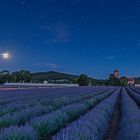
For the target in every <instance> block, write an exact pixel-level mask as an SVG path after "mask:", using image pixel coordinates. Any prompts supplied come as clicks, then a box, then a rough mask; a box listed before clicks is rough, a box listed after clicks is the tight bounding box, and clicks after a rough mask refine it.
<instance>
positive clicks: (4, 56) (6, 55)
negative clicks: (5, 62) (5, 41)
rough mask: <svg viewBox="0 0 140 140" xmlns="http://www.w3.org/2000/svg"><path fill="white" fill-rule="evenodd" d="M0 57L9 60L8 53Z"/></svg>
mask: <svg viewBox="0 0 140 140" xmlns="http://www.w3.org/2000/svg"><path fill="white" fill-rule="evenodd" d="M1 56H2V58H3V59H9V58H10V54H9V53H8V52H6V53H2V54H1Z"/></svg>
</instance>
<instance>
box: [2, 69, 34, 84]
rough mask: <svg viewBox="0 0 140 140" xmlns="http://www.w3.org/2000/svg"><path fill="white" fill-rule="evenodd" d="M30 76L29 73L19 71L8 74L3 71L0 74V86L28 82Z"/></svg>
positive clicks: (6, 71) (8, 72)
mask: <svg viewBox="0 0 140 140" xmlns="http://www.w3.org/2000/svg"><path fill="white" fill-rule="evenodd" d="M31 79H32V75H31V72H30V71H27V70H21V71H16V72H13V73H10V71H8V70H3V71H1V72H0V84H3V83H7V82H8V83H10V82H14V83H16V82H22V83H23V82H30V81H31Z"/></svg>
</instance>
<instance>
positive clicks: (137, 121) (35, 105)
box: [0, 87, 140, 140]
mask: <svg viewBox="0 0 140 140" xmlns="http://www.w3.org/2000/svg"><path fill="white" fill-rule="evenodd" d="M139 132H140V89H139V88H129V87H65V88H40V89H39V88H36V89H14V90H0V140H140V133H139Z"/></svg>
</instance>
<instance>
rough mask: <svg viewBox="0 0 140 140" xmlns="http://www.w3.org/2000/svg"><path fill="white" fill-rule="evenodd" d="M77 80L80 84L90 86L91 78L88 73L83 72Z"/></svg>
mask: <svg viewBox="0 0 140 140" xmlns="http://www.w3.org/2000/svg"><path fill="white" fill-rule="evenodd" d="M77 82H78V84H79V86H88V85H89V78H88V76H87V75H85V74H81V75H80V77H79V79H78V81H77Z"/></svg>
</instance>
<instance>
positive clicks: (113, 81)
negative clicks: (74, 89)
mask: <svg viewBox="0 0 140 140" xmlns="http://www.w3.org/2000/svg"><path fill="white" fill-rule="evenodd" d="M77 82H78V84H79V85H80V86H88V85H93V86H97V85H98V86H127V84H128V79H127V77H125V76H122V77H121V78H117V77H115V76H114V74H110V75H109V77H108V79H106V80H96V79H91V78H89V77H88V76H87V75H85V74H81V75H80V76H79V79H78V81H77Z"/></svg>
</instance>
